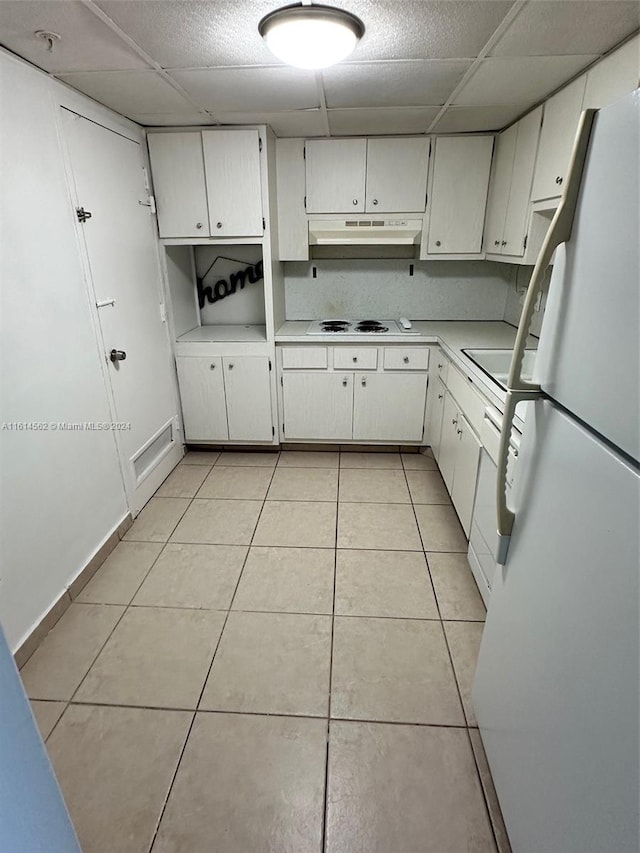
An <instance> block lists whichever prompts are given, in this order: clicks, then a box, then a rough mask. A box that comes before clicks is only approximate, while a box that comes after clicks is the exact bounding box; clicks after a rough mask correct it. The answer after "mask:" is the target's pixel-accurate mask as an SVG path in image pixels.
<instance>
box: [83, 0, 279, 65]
mask: <svg viewBox="0 0 640 853" xmlns="http://www.w3.org/2000/svg"><path fill="white" fill-rule="evenodd" d="M285 3H286V0H284V2H283V3H282V5H285ZM97 5H98V6H99V7H100V8H101V9H102V10H103V11H104V12H106V13H107V15H109V17H110V18H111V19H112V20H113V21H115V22H116V23H117V24H118V26H119V27H121V28H122V29H123V30H124V31H125V32H126V33H128V35H130V36H131V37H132V38H133V39H134V40H135V41H136V42H137V43H138V44H139V45H140V47H142V48H144V50H145V51H146V52H147V53H149V54H150V55H151V56H153V58H154V59H155V60H156V62H158V63H159V64H160V65H162V66H163V67H164V68H196V67H204V66H207V67H213V66H217V65H267V64H270V63H277V64H280V63H279V60H277V59H276V57H275V56H274V55H273V54H272V53H271V51H270V50H269V49H268V48H267V46H266V45H265V43H264V41H263V40H262V38H261V36H260V34H259V33H258V22H259V21H260V19H261V18H262V17H263V16H264V15H266V14H267V12H270V11H271V10H272V9H274V8H276V7H277V6H278V3H277V2H273V0H215V2H200V0H194V2H176V0H163V2H154V0H127V2H122V0H97Z"/></svg>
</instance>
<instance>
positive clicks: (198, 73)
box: [170, 66, 320, 113]
mask: <svg viewBox="0 0 640 853" xmlns="http://www.w3.org/2000/svg"><path fill="white" fill-rule="evenodd" d="M170 73H171V76H172V77H173V78H174V79H175V80H177V81H178V83H180V85H181V86H182V87H183V88H184V89H185V91H186V92H188V93H189V95H190V96H191V97H192V98H194V99H195V100H196V101H197V103H198V104H199V105H201V106H203V107H204V108H205V109H207V110H210V111H211V112H213V113H215V112H216V111H227V112H229V111H234V112H253V111H260V112H279V111H281V110H302V109H309V108H311V107H318V106H319V105H320V99H319V95H318V86H317V83H316V76H315V73H314V72H313V71H303V70H301V69H299V68H290V67H288V66H278V67H273V66H271V67H267V68H206V69H200V70H194V71H182V70H175V71H171V72H170Z"/></svg>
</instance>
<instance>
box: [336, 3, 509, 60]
mask: <svg viewBox="0 0 640 853" xmlns="http://www.w3.org/2000/svg"><path fill="white" fill-rule="evenodd" d="M335 5H337V6H342V7H343V8H347V9H349V11H350V12H353V13H354V14H355V15H358V17H360V18H361V19H362V21H363V23H364V25H365V28H366V29H365V34H364V37H363V39H362V41H361V42H360V44H359V45H358V47H357V48H356V50H355V51H354V53H353V56H352V58H353V60H357V61H362V60H367V59H448V58H449V57H463V58H466V57H474V56H477V55H478V53H479V51H480V50H481V48H482V47H483V46H484V45H485V43H486V42H487V41H488V39H489V37H490V36H491V34H492V33H493V31H494V30H495V28H496V27H497V26H498V24H500V22H501V21H502V19H503V18H504V16H505V15H506V14H507V12H508V11H509V9H510V8H511V6H512V5H513V4H512V2H497V0H495V2H494V0H491V1H490V2H486V0H472V2H458V0H434V2H428V0H427V2H425V0H386V2H379V0H348V2H347V0H344V2H340V3H337V2H336V3H335Z"/></svg>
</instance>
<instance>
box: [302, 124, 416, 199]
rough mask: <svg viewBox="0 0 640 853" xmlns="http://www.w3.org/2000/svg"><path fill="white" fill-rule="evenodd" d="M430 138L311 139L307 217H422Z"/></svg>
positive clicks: (307, 158) (307, 150)
mask: <svg viewBox="0 0 640 853" xmlns="http://www.w3.org/2000/svg"><path fill="white" fill-rule="evenodd" d="M428 162H429V140H428V138H427V137H426V136H419V137H405V138H396V137H393V138H391V137H389V138H383V137H381V138H379V139H310V140H308V141H307V143H306V165H307V170H306V171H307V205H306V210H307V213H341V214H347V215H348V214H350V213H363V212H367V213H383V214H384V213H422V212H423V211H424V209H425V205H426V192H427V165H428Z"/></svg>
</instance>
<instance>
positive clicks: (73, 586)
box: [13, 513, 133, 669]
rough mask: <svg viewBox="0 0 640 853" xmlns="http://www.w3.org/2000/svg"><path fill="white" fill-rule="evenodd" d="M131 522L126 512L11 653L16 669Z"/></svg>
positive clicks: (25, 659) (87, 580)
mask: <svg viewBox="0 0 640 853" xmlns="http://www.w3.org/2000/svg"><path fill="white" fill-rule="evenodd" d="M132 524H133V518H132V516H131V513H128V514H127V515H126V517H125V518H124V519H123V520H122V521H121V522H120V524H119V525H118V526H117V528H116V529H115V530H114V531H113V533H112V534H111V535H110V536H109V537H108V538H107V540H106V541H105V542H103V544H102V545H101V546H100V547H99V548H98V550H97V551H96V553H95V554H94V555H93V557H91V559H90V560H89V562H88V563H87V564H86V566H84V568H82V569H81V570H80V572H79V573H78V575H77V576H76V577H75V578H74V579H73V580H72V581H71V583H70V584H69V586H68V588H67V589H65V591H64V592H63V593H62V595H61V596H60V597H59V598H58V599H57V600H56V601H55V603H54V604H53V605H52V606H51V607H50V608H49V610H47V612H46V613H45V614H44V616H43V617H42V619H41V620H40V621H39V622H38V624H37V625H36V626H35V628H34V629H33V631H31V633H30V634H29V636H28V637H27V638H26V639H25V640H24V641H23V642H22V643H21V645H20V646H19V648H18V649H17V650H16V651H15V653H14V655H13V659H14V660H15V662H16V666H17V667H18V669H21V668H22V667H23V666H24V665H25V663H26V662H27V661H28V660H29V658H30V657H31V655H32V654H33V653H34V652H35V650H36V649H37V648H38V646H39V645H40V643H41V642H42V641H43V640H44V638H45V637H46V636H47V634H48V633H49V631H50V630H51V629H52V628H53V626H54V625H55V624H56V622H57V621H58V619H60V617H61V616H62V615H63V613H64V612H65V610H67V608H68V607H69V605H70V604H71V602H72V601H73V600H74V599H76V598H77V597H78V595H79V594H80V592H81V591H82V590H83V589H84V588H85V586H86V585H87V584H88V583H89V581H90V580H91V578H92V577H93V576H94V575H95V573H96V572H97V571H98V569H99V568H100V566H101V565H102V564H103V563H104V561H105V560H106V559H107V557H108V556H109V554H110V553H111V552H112V551H113V549H114V548H115V547H116V545H117V544H118V542H119V541H120V540H121V539H122V538H123V536H124V535H125V533H126V532H127V530H128V529H129V528H130V527H131V525H132Z"/></svg>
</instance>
